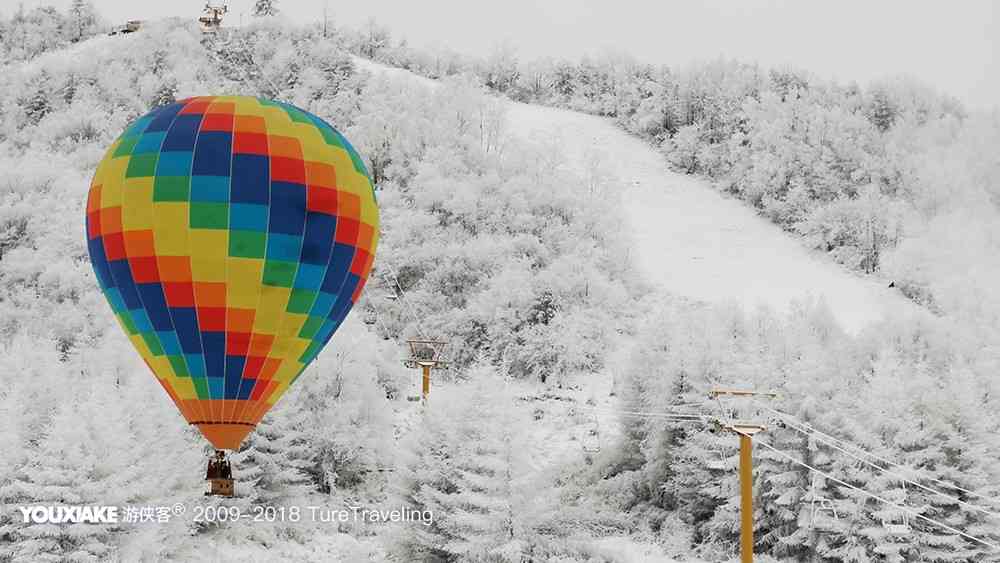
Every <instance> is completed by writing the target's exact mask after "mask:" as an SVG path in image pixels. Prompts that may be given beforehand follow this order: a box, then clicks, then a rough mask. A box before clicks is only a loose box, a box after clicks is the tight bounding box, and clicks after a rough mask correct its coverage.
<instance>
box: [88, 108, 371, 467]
mask: <svg viewBox="0 0 1000 563" xmlns="http://www.w3.org/2000/svg"><path fill="white" fill-rule="evenodd" d="M378 221H379V217H378V207H377V205H376V202H375V192H374V189H373V187H372V182H371V178H370V177H369V175H368V171H367V170H366V168H365V165H364V163H363V162H362V160H361V157H360V156H359V155H358V153H357V152H356V151H355V150H354V148H353V147H351V145H350V143H348V142H347V140H346V139H345V138H344V137H343V136H342V135H341V134H340V133H339V132H337V130H336V129H334V128H333V127H331V126H330V125H328V124H327V123H326V122H324V121H323V120H322V119H320V118H318V117H316V116H315V115H312V114H310V113H308V112H305V111H303V110H301V109H298V108H296V107H294V106H291V105H289V104H284V103H280V102H273V101H269V100H264V99H260V98H251V97H245V96H214V97H213V96H209V97H198V98H189V99H186V100H181V101H179V102H177V103H173V104H170V105H167V106H163V107H159V108H157V109H154V110H153V111H151V112H150V113H148V114H146V115H145V116H143V117H141V118H139V119H138V120H137V121H135V122H134V123H133V124H132V125H131V126H129V128H128V129H127V130H126V131H125V132H124V133H123V134H122V136H121V137H120V138H118V140H117V141H115V143H114V144H113V145H112V146H111V148H110V149H109V150H108V152H107V154H106V155H105V156H104V159H103V160H102V161H101V162H100V164H99V165H98V167H97V172H96V173H95V174H94V180H93V182H92V184H91V187H90V194H89V197H88V200H87V241H88V250H89V252H90V258H91V262H92V264H93V266H94V272H95V273H96V275H97V279H98V282H99V283H100V286H101V289H102V290H103V292H104V295H105V297H107V299H108V302H109V303H110V304H111V308H112V309H113V310H114V313H115V316H116V317H117V318H118V320H119V322H120V323H121V325H122V327H123V328H124V330H125V332H126V333H127V334H128V337H129V339H130V340H131V341H132V343H133V344H134V345H135V347H136V349H137V350H138V351H139V354H141V355H142V357H143V359H144V360H145V361H146V364H147V365H149V367H150V369H151V370H152V371H153V373H154V374H155V375H156V377H157V379H159V381H160V383H161V384H162V385H163V388H164V389H166V391H167V394H168V395H170V398H171V399H173V401H174V403H176V404H177V406H178V408H179V409H180V411H181V413H182V414H183V415H184V418H186V419H187V420H188V422H190V423H191V424H196V425H197V426H198V427H199V428H200V429H201V431H202V434H204V435H205V437H206V438H207V439H208V440H209V441H210V442H211V443H212V444H213V445H214V446H215V447H216V448H217V449H236V448H238V447H239V445H240V442H241V441H242V440H243V438H244V437H246V435H247V434H248V433H249V432H250V431H251V430H252V429H253V427H254V425H256V424H257V423H258V422H259V421H260V419H261V417H263V416H264V413H266V412H267V410H268V409H269V408H270V407H271V406H272V405H273V404H274V403H275V402H276V401H277V400H278V398H279V397H281V395H282V393H284V392H285V390H286V389H288V386H289V385H291V383H292V382H294V381H295V379H296V378H297V377H298V376H299V374H301V373H302V370H303V369H305V367H306V366H307V365H308V364H309V362H311V361H312V360H313V358H315V357H316V355H317V354H318V353H319V351H320V350H321V349H322V348H323V346H324V345H325V344H326V343H327V342H328V341H329V340H330V337H331V336H332V335H333V333H334V331H336V330H337V327H339V326H340V324H341V323H342V322H343V320H344V318H345V317H346V316H347V313H348V312H349V311H350V309H351V307H352V306H353V305H354V303H355V301H356V300H357V298H358V295H359V294H360V293H361V290H362V288H363V287H364V284H365V281H366V280H367V279H368V273H369V271H370V270H371V266H372V261H373V259H374V256H375V247H376V245H377V243H378V232H379V228H378Z"/></svg>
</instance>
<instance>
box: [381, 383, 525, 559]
mask: <svg viewBox="0 0 1000 563" xmlns="http://www.w3.org/2000/svg"><path fill="white" fill-rule="evenodd" d="M474 371H476V372H477V374H476V375H474V376H473V377H475V378H476V379H475V380H474V381H473V382H471V383H469V384H467V385H466V386H463V387H459V388H456V389H448V390H444V391H439V392H438V393H437V394H436V396H434V397H433V401H432V403H431V404H429V406H428V409H429V410H428V412H427V413H426V414H425V418H424V428H423V429H422V430H420V431H419V432H414V433H413V436H412V438H411V439H410V440H409V441H408V443H407V445H406V447H407V452H408V457H409V459H407V460H406V461H407V463H406V466H405V469H404V470H403V471H401V472H400V476H399V481H398V482H397V483H398V484H397V486H398V487H399V489H400V491H401V494H402V497H403V500H404V502H406V504H407V505H408V506H412V507H414V508H416V509H418V510H427V511H430V512H431V513H432V514H433V523H432V524H431V525H430V526H424V525H423V524H422V523H415V524H413V525H410V526H408V527H407V528H406V530H405V531H404V533H403V534H401V536H400V537H399V538H398V539H397V544H396V550H397V551H398V552H399V553H401V554H403V556H405V557H406V558H408V559H411V560H413V559H422V560H433V559H434V558H446V559H447V558H458V559H461V560H463V561H521V560H522V559H521V550H522V549H523V546H522V545H521V542H520V541H519V538H523V537H524V536H525V533H526V532H525V530H523V529H522V525H523V524H522V522H523V520H522V518H521V516H520V515H521V513H522V511H523V510H524V509H525V508H526V507H527V505H528V500H527V499H526V498H524V496H523V495H522V493H521V491H520V488H519V486H518V483H519V481H520V480H521V479H523V472H524V464H525V463H526V460H525V459H524V457H523V456H524V451H523V448H522V447H521V446H520V445H519V444H518V435H519V433H520V431H521V428H522V427H523V425H524V424H525V419H524V413H523V412H522V411H521V409H518V408H517V407H516V406H514V404H513V395H512V394H511V393H510V392H509V390H507V389H506V388H505V387H504V384H503V383H502V382H501V381H499V378H498V377H497V376H496V375H495V372H494V371H493V370H492V369H489V368H481V369H478V370H474Z"/></svg>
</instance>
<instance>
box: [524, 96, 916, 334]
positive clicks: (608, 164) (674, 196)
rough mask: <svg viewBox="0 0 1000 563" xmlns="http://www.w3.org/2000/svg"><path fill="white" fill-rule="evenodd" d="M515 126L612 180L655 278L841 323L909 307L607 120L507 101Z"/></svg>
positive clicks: (853, 326)
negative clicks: (820, 306)
mask: <svg viewBox="0 0 1000 563" xmlns="http://www.w3.org/2000/svg"><path fill="white" fill-rule="evenodd" d="M508 119H509V127H510V129H511V131H512V132H513V133H515V134H518V135H522V136H525V137H531V138H536V139H537V138H543V139H544V138H546V137H548V138H550V139H555V140H556V142H558V144H559V146H560V147H561V148H562V149H563V150H564V151H565V152H566V154H568V155H570V158H571V159H572V160H573V161H572V162H571V165H573V166H575V167H576V168H577V169H578V170H579V171H580V172H581V173H582V174H584V175H585V176H586V175H587V170H588V169H590V170H593V169H594V168H595V161H596V166H597V167H598V168H599V167H601V166H603V167H605V168H606V170H604V172H603V174H599V175H600V176H602V177H604V178H606V179H607V183H608V184H610V186H611V187H612V189H620V190H621V193H622V198H623V204H624V207H625V211H626V214H627V217H628V220H629V224H628V225H623V228H627V229H628V230H629V231H630V232H631V234H632V236H633V238H634V241H635V260H636V261H637V265H638V266H639V269H640V271H642V272H643V273H644V274H645V276H646V277H647V279H648V281H650V282H652V283H653V284H654V285H655V286H656V287H658V288H661V289H664V290H666V291H668V292H670V293H673V294H676V295H680V296H685V297H688V298H692V299H695V300H700V301H709V302H718V301H728V300H735V301H737V302H739V303H741V304H743V305H744V306H746V307H748V308H752V307H755V306H756V305H757V304H759V303H763V304H766V305H769V306H771V307H773V308H775V309H777V310H787V309H788V307H789V305H790V304H791V303H792V302H793V301H797V300H803V299H809V298H815V299H824V300H825V301H826V303H827V304H828V305H829V306H830V309H831V311H832V313H833V315H834V317H835V318H836V319H837V320H838V321H839V322H840V323H841V325H843V327H844V328H845V329H846V330H848V331H849V332H857V331H858V330H860V329H861V328H863V327H864V326H866V325H868V324H870V323H871V322H873V321H876V320H878V319H881V318H883V317H884V316H885V314H886V313H887V311H888V310H890V309H892V308H903V309H910V310H913V309H916V307H914V306H913V305H912V304H911V303H910V302H908V301H906V300H904V299H902V298H901V297H899V295H898V294H895V293H894V292H892V291H890V290H888V288H884V287H883V286H882V285H881V284H880V283H878V282H876V281H873V280H869V279H862V278H860V277H858V276H856V275H852V274H851V273H848V272H846V271H845V270H844V269H843V268H841V267H840V266H837V265H836V264H833V263H832V262H830V261H829V260H828V259H826V258H825V257H822V256H819V255H817V254H815V253H811V252H809V251H808V250H806V249H805V248H804V247H803V246H802V245H801V244H800V243H799V242H798V241H796V240H794V239H793V238H791V237H790V236H788V235H787V234H786V233H784V232H782V231H781V230H780V229H779V228H778V227H776V226H775V225H773V224H771V223H769V222H767V221H765V220H764V219H762V218H760V217H758V216H756V215H755V214H754V213H753V211H751V210H750V209H748V208H747V207H746V206H745V205H744V204H742V203H740V202H738V201H736V200H732V199H728V198H726V197H724V196H722V195H720V194H719V192H717V191H716V190H713V189H712V188H711V187H710V186H708V185H707V184H706V183H705V182H704V181H703V180H699V179H697V178H694V177H692V176H687V175H683V174H679V173H676V172H673V171H671V170H670V169H669V168H668V167H667V164H666V162H665V159H664V158H663V156H662V155H661V154H659V153H657V152H656V151H655V150H653V149H652V148H651V147H650V146H649V145H648V144H647V143H645V142H643V141H642V140H640V139H638V138H636V137H633V136H631V135H629V134H628V133H626V132H624V131H622V130H621V129H620V128H618V127H616V126H615V125H614V124H613V123H611V122H610V121H609V120H606V119H602V118H599V117H594V116H589V115H585V114H581V113H576V112H572V111H567V110H560V109H554V108H548V107H541V106H533V105H526V104H510V109H509V112H508Z"/></svg>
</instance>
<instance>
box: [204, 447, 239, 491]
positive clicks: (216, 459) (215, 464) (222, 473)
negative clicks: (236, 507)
mask: <svg viewBox="0 0 1000 563" xmlns="http://www.w3.org/2000/svg"><path fill="white" fill-rule="evenodd" d="M205 481H206V482H207V483H208V487H207V490H206V491H205V496H217V497H233V496H236V481H235V480H234V479H233V471H232V467H231V466H230V464H229V458H228V457H227V456H226V452H224V451H223V450H215V455H214V456H212V457H211V458H209V460H208V469H207V470H206V471H205Z"/></svg>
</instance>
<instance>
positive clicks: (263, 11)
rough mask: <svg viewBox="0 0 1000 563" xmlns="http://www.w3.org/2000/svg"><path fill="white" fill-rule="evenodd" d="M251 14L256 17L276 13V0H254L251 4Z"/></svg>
mask: <svg viewBox="0 0 1000 563" xmlns="http://www.w3.org/2000/svg"><path fill="white" fill-rule="evenodd" d="M253 15H254V16H258V17H264V16H267V17H271V16H276V15H278V0H256V3H255V4H254V5H253Z"/></svg>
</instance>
